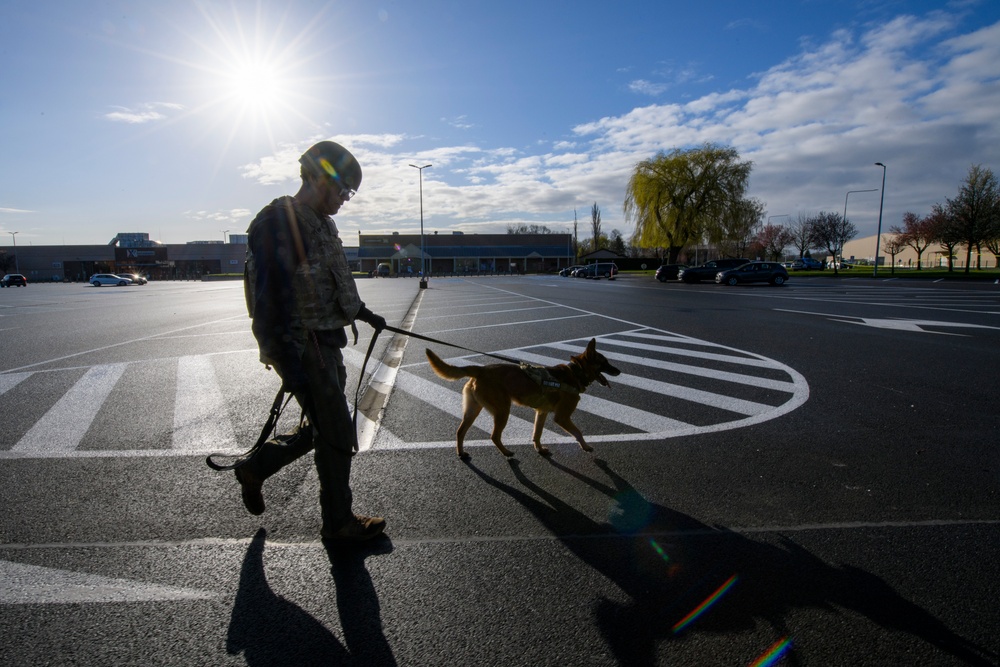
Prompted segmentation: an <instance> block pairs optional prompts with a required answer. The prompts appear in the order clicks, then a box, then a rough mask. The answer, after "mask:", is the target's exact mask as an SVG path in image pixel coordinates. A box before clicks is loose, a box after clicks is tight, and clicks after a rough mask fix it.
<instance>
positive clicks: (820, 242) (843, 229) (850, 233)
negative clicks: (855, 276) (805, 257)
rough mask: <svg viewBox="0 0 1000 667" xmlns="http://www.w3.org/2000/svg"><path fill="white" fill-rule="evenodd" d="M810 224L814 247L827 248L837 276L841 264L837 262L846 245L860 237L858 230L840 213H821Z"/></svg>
mask: <svg viewBox="0 0 1000 667" xmlns="http://www.w3.org/2000/svg"><path fill="white" fill-rule="evenodd" d="M810 222H811V227H812V230H813V241H814V245H815V246H817V247H820V248H825V249H826V251H827V252H829V253H830V254H831V255H832V256H833V259H834V262H833V274H834V275H837V264H838V263H839V262H838V261H837V260H839V259H840V254H841V251H842V250H843V248H844V244H845V243H847V242H848V241H850V240H851V239H853V238H854V237H855V236H857V235H858V228H857V227H855V225H854V223H853V222H851V221H849V220H846V219H845V218H844V217H843V216H842V215H840V214H839V213H827V212H825V211H821V212H820V213H819V214H818V215H817V216H816V217H814V218H812V219H811V221H810ZM876 261H877V260H876Z"/></svg>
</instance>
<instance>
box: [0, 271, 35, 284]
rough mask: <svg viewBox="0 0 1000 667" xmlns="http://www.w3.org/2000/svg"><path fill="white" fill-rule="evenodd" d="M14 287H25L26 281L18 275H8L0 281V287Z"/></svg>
mask: <svg viewBox="0 0 1000 667" xmlns="http://www.w3.org/2000/svg"><path fill="white" fill-rule="evenodd" d="M14 285H17V286H18V287H27V286H28V279H27V278H25V277H24V276H22V275H21V274H20V273H8V274H7V275H5V276H4V277H3V278H2V279H0V287H13V286H14Z"/></svg>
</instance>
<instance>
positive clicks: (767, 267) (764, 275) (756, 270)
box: [715, 262, 788, 285]
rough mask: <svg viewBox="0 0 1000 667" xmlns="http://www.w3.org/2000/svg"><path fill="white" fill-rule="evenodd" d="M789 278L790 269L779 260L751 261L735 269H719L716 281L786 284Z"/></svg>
mask: <svg viewBox="0 0 1000 667" xmlns="http://www.w3.org/2000/svg"><path fill="white" fill-rule="evenodd" d="M786 280H788V271H786V270H785V267H783V266H782V265H781V264H780V263H778V262H750V263H748V264H744V265H743V266H738V267H736V268H735V269H727V270H726V271H719V273H717V274H716V276H715V282H717V283H719V284H720V285H739V284H740V283H771V284H772V285H784V284H785V281H786Z"/></svg>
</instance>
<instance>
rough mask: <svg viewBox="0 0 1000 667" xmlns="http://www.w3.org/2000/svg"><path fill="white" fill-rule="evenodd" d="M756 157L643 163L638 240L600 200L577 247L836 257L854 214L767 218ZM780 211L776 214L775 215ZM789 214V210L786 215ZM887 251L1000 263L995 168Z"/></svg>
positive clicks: (906, 222) (636, 252)
mask: <svg viewBox="0 0 1000 667" xmlns="http://www.w3.org/2000/svg"><path fill="white" fill-rule="evenodd" d="M752 168H753V163H752V162H751V161H749V160H742V159H741V158H740V155H739V153H738V152H737V151H736V149H734V148H732V147H727V146H720V145H717V144H704V145H702V146H698V147H695V148H689V149H680V148H677V149H674V150H671V151H669V152H663V151H661V152H659V153H657V154H656V155H654V156H653V157H651V158H649V159H646V160H643V161H641V162H639V163H638V164H636V165H635V168H634V169H633V171H632V175H631V176H630V178H629V181H628V183H627V185H626V188H625V199H624V204H623V212H624V215H625V220H626V222H628V223H630V224H631V225H632V226H633V227H634V229H635V231H634V233H633V235H632V238H631V239H630V240H628V241H626V239H625V238H624V237H623V236H622V234H621V233H620V232H619V231H618V230H612V232H611V233H610V234H608V235H605V234H604V233H603V231H602V229H601V211H600V208H599V207H598V206H597V203H596V202H595V203H594V205H593V206H592V207H591V225H590V227H591V229H590V232H591V234H590V238H589V239H583V240H580V239H579V238H578V222H577V220H576V214H575V213H574V222H573V240H574V246H575V247H576V250H577V254H578V255H583V254H587V253H588V252H591V251H594V250H598V249H600V248H607V249H609V250H613V251H615V252H617V253H619V254H621V255H628V256H642V255H646V256H648V255H649V254H650V253H651V252H653V253H655V254H658V255H659V256H660V257H661V259H662V260H663V261H664V262H666V263H670V264H675V263H678V260H679V258H680V257H681V255H682V253H683V252H684V251H685V249H687V248H689V247H691V246H693V245H694V246H697V245H701V244H706V243H708V244H711V245H713V246H714V247H715V248H716V249H717V251H718V252H719V254H720V255H722V256H728V257H761V258H765V259H770V260H774V261H780V260H781V259H783V258H784V257H785V251H786V249H788V248H789V247H793V248H794V249H795V251H796V254H797V256H798V257H806V256H809V254H810V253H811V251H813V250H823V251H826V252H827V253H828V254H829V255H830V256H832V257H833V258H834V259H835V262H834V270H835V271H836V270H837V269H838V268H839V260H840V259H841V254H842V251H843V248H844V245H845V244H846V243H847V242H848V241H850V240H851V239H853V238H854V237H856V236H857V234H858V229H857V227H856V226H855V225H854V223H852V222H851V221H850V220H849V219H847V218H845V217H844V215H841V214H840V213H835V212H827V211H820V212H819V213H817V214H815V215H811V216H805V215H802V214H799V215H798V216H797V218H795V219H794V220H790V221H789V222H787V223H786V224H770V222H766V223H765V212H766V209H765V204H764V203H763V202H762V201H760V200H759V199H757V198H755V197H748V196H747V187H748V183H749V179H750V172H751V170H752ZM771 217H775V216H771ZM777 217H787V216H777ZM507 231H508V233H512V234H516V233H548V232H549V230H548V228H546V227H542V226H538V225H509V226H508V230H507ZM889 232H890V233H889V236H888V237H884V238H883V239H882V241H883V242H884V245H883V248H884V251H885V254H886V255H890V256H891V257H892V265H895V258H896V255H898V254H899V253H901V252H903V250H904V249H905V248H907V247H910V248H912V249H913V250H914V251H915V252H916V253H917V260H918V261H917V269H918V270H919V269H920V268H921V258H922V255H923V253H924V252H925V251H926V250H927V249H928V248H930V247H931V246H933V245H935V244H936V245H938V246H940V248H941V250H942V251H944V253H945V254H946V255H947V257H948V268H949V270H953V268H954V258H955V252H956V250H958V249H959V248H964V249H965V256H966V261H965V271H966V272H968V271H969V269H970V265H971V263H972V257H971V256H972V249H973V248H975V249H976V251H977V260H976V268H979V266H980V265H979V262H980V259H979V258H981V257H982V254H983V251H984V250H988V251H989V252H991V253H993V255H994V257H995V258H996V259H997V260H998V261H1000V187H998V183H997V178H996V176H995V175H994V173H993V171H992V170H991V169H989V168H987V167H984V166H982V165H973V166H972V167H970V169H969V172H968V174H967V176H966V177H965V180H964V181H963V182H962V183H961V185H960V187H959V192H958V194H957V195H956V196H955V198H954V199H947V200H946V202H945V203H944V204H935V205H934V206H933V207H932V210H931V212H930V213H929V214H928V215H926V216H923V217H921V216H919V215H917V214H915V213H912V212H907V213H906V214H905V215H904V216H903V219H902V224H901V225H893V226H891V227H890V228H889Z"/></svg>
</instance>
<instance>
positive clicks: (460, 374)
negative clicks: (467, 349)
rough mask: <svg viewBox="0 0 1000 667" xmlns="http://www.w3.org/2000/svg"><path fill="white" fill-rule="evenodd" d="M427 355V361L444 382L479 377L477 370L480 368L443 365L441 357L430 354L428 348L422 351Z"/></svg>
mask: <svg viewBox="0 0 1000 667" xmlns="http://www.w3.org/2000/svg"><path fill="white" fill-rule="evenodd" d="M424 351H425V352H426V353H427V361H429V362H430V364H431V368H432V369H434V372H435V373H437V374H438V375H440V376H441V377H443V378H445V379H446V380H460V379H462V378H474V377H479V369H481V368H482V366H452V365H451V364H449V363H445V362H444V360H442V359H441V357H439V356H437V355H436V354H434V353H433V352H431V350H430V348H427V349H425V350H424Z"/></svg>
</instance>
